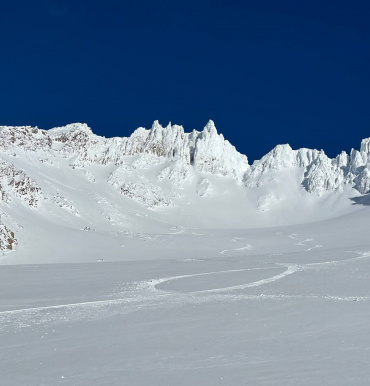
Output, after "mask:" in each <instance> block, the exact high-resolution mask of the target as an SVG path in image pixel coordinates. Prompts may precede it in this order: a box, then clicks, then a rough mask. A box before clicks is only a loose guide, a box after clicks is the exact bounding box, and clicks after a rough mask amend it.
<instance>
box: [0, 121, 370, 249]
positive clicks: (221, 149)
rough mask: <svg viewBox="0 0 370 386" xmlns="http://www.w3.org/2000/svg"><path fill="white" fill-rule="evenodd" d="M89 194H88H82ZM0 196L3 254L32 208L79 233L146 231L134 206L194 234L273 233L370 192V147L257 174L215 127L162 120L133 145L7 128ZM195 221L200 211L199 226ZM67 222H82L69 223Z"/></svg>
mask: <svg viewBox="0 0 370 386" xmlns="http://www.w3.org/2000/svg"><path fill="white" fill-rule="evenodd" d="M72 180H73V181H74V182H73V183H71V182H70V181H72ZM80 185H81V186H84V190H83V191H82V190H81V192H79V193H78V194H77V195H76V194H75V192H76V191H78V190H79V186H80ZM111 189H113V190H114V192H112V191H111ZM98 190H99V191H100V193H97V191H98ZM0 192H1V196H0V197H1V208H0V210H1V223H0V225H1V226H0V234H1V238H0V250H3V251H7V250H13V248H14V246H15V245H17V244H19V243H18V240H17V238H16V236H14V234H17V232H14V228H17V225H16V224H20V226H22V218H24V216H27V215H26V214H24V213H26V212H25V210H24V208H28V209H31V210H33V211H35V210H36V211H38V210H39V211H41V212H42V211H43V210H46V211H48V212H49V213H51V214H50V217H51V218H53V219H54V217H55V219H56V220H55V221H59V222H63V221H65V222H66V223H68V224H70V226H72V227H73V228H76V227H79V226H80V223H81V222H83V221H84V222H85V223H86V224H87V225H86V226H87V227H90V225H91V224H94V221H95V222H96V221H97V222H100V221H101V220H100V217H99V216H102V217H104V218H105V219H108V221H109V222H110V225H112V226H113V228H114V229H116V228H117V229H122V228H123V229H125V230H126V231H129V230H130V226H134V225H133V224H134V223H135V224H136V222H135V221H136V220H133V216H131V215H127V213H128V212H130V211H132V210H131V207H135V210H139V211H141V210H144V211H146V210H149V211H153V210H154V211H155V212H156V216H157V218H156V220H155V221H157V224H158V221H162V222H168V223H171V224H173V223H176V221H179V224H178V225H180V226H185V227H189V226H191V224H192V222H191V221H194V224H201V226H203V227H204V226H206V224H211V226H213V225H212V224H213V223H212V219H216V220H215V221H216V223H217V224H218V225H217V226H218V227H221V226H223V224H225V227H229V226H230V224H231V225H232V226H234V225H233V224H234V220H233V219H234V218H235V226H244V224H247V219H245V218H246V217H248V216H249V217H251V218H252V217H253V216H254V218H256V219H257V220H256V221H255V223H256V224H257V225H258V226H259V224H262V225H263V226H273V225H274V224H276V223H279V224H280V223H281V221H282V220H281V219H279V215H281V214H282V213H287V211H288V212H289V211H291V212H293V211H294V210H298V211H299V210H300V209H299V208H301V207H304V208H306V209H304V210H302V211H301V214H300V216H301V217H300V218H301V219H298V218H296V217H294V216H293V215H292V216H293V217H294V218H293V217H292V220H289V221H291V222H292V223H294V222H297V221H305V220H302V219H304V218H305V213H306V214H307V213H309V210H310V208H311V207H312V206H313V205H316V204H317V205H319V204H320V205H321V203H323V202H324V201H325V202H326V204H325V205H328V204H327V202H330V201H332V202H335V201H338V200H342V201H343V202H344V201H345V200H347V201H348V198H349V197H351V196H356V195H361V194H367V193H369V192H370V138H366V139H363V140H362V142H361V147H360V150H359V151H358V150H354V149H352V150H351V152H350V154H347V153H345V152H342V153H341V154H339V155H338V156H337V157H335V158H333V159H330V158H329V157H327V156H326V154H325V153H324V151H322V150H321V151H319V150H311V149H305V148H302V149H298V150H293V149H292V148H291V147H290V146H289V145H287V144H285V145H277V146H276V147H275V148H274V149H272V150H271V151H270V152H269V153H267V154H266V155H265V156H264V157H262V158H261V159H260V160H256V161H254V162H253V164H252V165H250V164H249V163H248V158H247V156H246V155H243V154H241V153H239V152H238V151H237V150H236V149H235V147H234V146H233V145H232V144H230V142H229V141H227V140H225V138H224V137H223V135H222V134H219V133H218V132H217V129H216V127H215V124H214V122H213V121H211V120H210V121H209V122H208V123H207V125H206V126H205V127H204V129H203V130H202V131H196V130H194V131H192V132H190V133H186V132H185V130H184V128H183V127H182V126H179V125H172V124H171V123H170V124H168V125H167V126H166V127H163V126H161V125H160V124H159V122H158V121H154V123H153V125H152V127H151V129H145V128H142V127H140V128H138V129H136V130H135V131H134V132H133V133H132V135H131V136H130V137H113V138H105V137H100V136H97V135H95V134H94V133H93V132H92V130H91V128H89V126H88V125H87V124H81V123H74V124H69V125H66V126H62V127H57V128H53V129H50V130H41V129H38V128H37V127H31V126H0ZM115 192H118V193H119V196H117V194H116V193H115ZM307 194H308V196H307ZM328 194H329V195H330V197H332V198H330V199H329V196H328ZM112 195H113V196H114V198H112V197H113V196H112ZM333 195H334V196H333ZM111 196H112V197H111ZM311 196H312V197H311ZM342 196H343V197H342ZM82 197H84V198H83V199H82ZM90 197H93V199H92V201H91V202H90V206H91V207H94V208H95V207H96V208H97V209H96V210H95V209H94V210H95V212H96V213H95V212H94V213H92V214H90V212H92V211H91V210H90V209H89V207H88V206H86V207H84V208H79V206H84V200H85V201H86V198H88V199H90ZM119 197H122V198H124V201H122V199H121V198H119ZM310 197H311V198H310ZM314 197H316V198H314ZM338 197H340V198H338ZM77 201H80V202H81V203H82V205H77V204H75V202H77ZM87 201H88V200H87ZM233 201H236V202H237V203H239V207H240V208H242V210H238V208H237V203H233ZM313 202H314V203H315V204H312V203H313ZM132 205H133V206H132ZM322 205H323V204H322ZM330 205H333V207H334V206H335V205H336V204H334V203H333V204H330ZM348 205H349V204H348ZM223 207H224V208H223ZM333 207H332V208H333ZM22 208H23V209H22ZM59 208H62V209H63V210H64V214H63V215H60V214H59ZM137 208H139V209H137ZM141 208H142V209H141ZM166 208H167V209H166ZM171 208H172V209H171ZM184 208H187V209H184ZM311 209H312V208H311ZM330 210H331V209H330V208H329V207H328V209H327V216H330ZM338 210H339V209H338ZM22 211H23V212H24V213H23V212H22ZM166 211H167V212H166ZM168 211H169V212H168ZM176 211H178V213H180V215H178V214H176V215H175V214H174V213H175V212H176ZM203 211H204V213H205V214H202V212H203ZM187 212H189V213H190V212H194V214H193V218H192V219H191V216H190V215H188V213H187ZM199 212H200V213H199ZM239 212H240V213H239ZM252 212H253V213H254V214H253V215H252ZM14 213H17V214H14ZM57 213H58V214H57ZM65 213H68V215H69V216H71V218H73V219H74V220H73V221H71V220H70V218H67V219H65ZM140 213H141V212H140ZM148 213H149V214H148ZM176 213H177V212H176ZM266 213H268V214H266ZM335 213H336V214H338V213H339V211H338V212H336V211H335V210H333V214H335ZM141 215H142V218H143V221H142V222H141V223H140V224H139V223H137V224H136V226H137V228H138V229H139V228H140V226H142V227H143V226H144V225H145V224H144V223H145V221H146V220H145V218H148V217H149V218H151V217H153V215H151V214H150V212H145V213H144V214H141ZM141 215H140V216H141ZM17 216H18V217H19V220H16V219H15V218H17ZM45 216H46V215H45ZM89 216H90V217H91V218H90V217H89ZM140 216H139V217H140ZM197 216H200V217H199V218H197ZM284 216H285V215H284ZM187 217H189V218H187ZM207 217H209V221H208V220H207ZM97 218H98V220H97ZM159 218H160V219H161V220H158V219H159ZM174 218H175V219H176V221H174V220H173V219H174ZM307 218H308V217H307ZM60 219H63V220H60ZM270 220H271V221H270ZM48 221H49V220H48ZM53 221H54V220H53ZM153 221H154V220H153ZM248 221H249V220H248ZM286 221H287V223H289V221H288V220H286ZM250 222H251V223H253V222H252V220H250ZM202 224H203V225H202ZM262 225H261V226H262ZM145 226H146V225H145ZM145 226H144V227H145ZM156 226H157V225H156ZM207 226H208V225H207ZM248 226H249V225H248ZM104 227H105V225H103V228H104ZM78 229H79V228H78ZM21 233H22V232H21Z"/></svg>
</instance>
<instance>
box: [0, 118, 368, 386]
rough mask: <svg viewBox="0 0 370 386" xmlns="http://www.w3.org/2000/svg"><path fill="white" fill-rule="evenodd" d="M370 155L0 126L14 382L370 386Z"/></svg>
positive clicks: (217, 139)
mask: <svg viewBox="0 0 370 386" xmlns="http://www.w3.org/2000/svg"><path fill="white" fill-rule="evenodd" d="M369 154H370V139H369V138H368V139H364V140H363V141H362V143H361V147H360V150H359V151H357V150H352V151H351V153H350V154H349V155H348V154H346V153H344V152H343V153H341V154H340V155H338V157H336V158H334V159H330V158H328V157H327V156H326V155H325V153H324V152H323V151H318V150H309V149H299V150H293V149H291V147H290V146H289V145H279V146H277V147H276V148H275V149H273V150H272V151H271V152H270V153H268V154H267V155H266V156H264V157H263V158H262V159H261V160H259V161H255V162H254V163H253V165H251V166H250V165H249V164H248V160H247V157H246V156H244V155H242V154H240V153H238V152H237V150H236V149H235V148H234V147H233V146H232V145H231V144H230V143H229V142H228V141H226V140H225V139H224V137H223V136H222V135H220V134H218V133H217V131H216V128H215V125H214V123H213V122H212V121H210V122H209V123H208V124H207V125H206V127H205V128H204V130H203V131H201V132H199V131H193V132H192V133H189V134H188V133H185V132H184V129H183V128H182V127H181V126H178V125H171V124H169V125H168V126H167V127H162V126H161V125H160V124H159V123H158V122H157V121H156V122H154V124H153V126H152V128H151V129H150V130H146V129H144V128H139V129H137V130H136V131H135V132H134V133H133V134H132V135H131V136H130V137H129V138H108V139H107V138H102V137H98V136H96V135H95V134H93V132H92V131H91V129H90V128H89V127H88V126H87V125H85V124H78V123H76V124H71V125H67V126H65V127H60V128H55V129H51V130H49V131H44V130H40V129H38V128H34V127H29V126H24V127H8V126H6V127H0V193H1V194H0V198H1V201H0V203H1V207H0V250H1V252H0V253H1V254H2V255H0V375H1V377H0V384H4V385H7V386H8V385H9V386H12V385H17V386H18V385H27V386H36V385H37V386H39V385H73V386H75V385H77V386H78V385H107V386H108V385H117V386H118V385H148V384H150V385H174V384H177V385H212V386H213V385H282V386H283V385H284V386H285V385H288V384H293V385H367V384H368V379H369V376H370V370H369V366H368V365H367V364H368V363H369V360H370V349H369V348H370V341H369V336H370V328H369V323H368V321H369V318H370V285H369V283H370V260H369V258H370V238H369V236H368V233H369V232H368V229H369V225H370V208H369V205H370V199H369V196H368V193H369V189H370V168H369ZM56 263H57V264H56Z"/></svg>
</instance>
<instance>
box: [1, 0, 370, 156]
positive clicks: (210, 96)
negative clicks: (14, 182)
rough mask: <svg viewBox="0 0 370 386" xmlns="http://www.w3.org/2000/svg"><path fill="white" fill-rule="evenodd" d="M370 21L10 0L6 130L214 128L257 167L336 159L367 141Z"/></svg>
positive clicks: (259, 2)
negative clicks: (281, 151) (304, 153)
mask: <svg viewBox="0 0 370 386" xmlns="http://www.w3.org/2000/svg"><path fill="white" fill-rule="evenodd" d="M369 20H370V1H368V0H364V1H356V0H351V1H350V0H348V1H343V0H328V1H325V0H318V1H316V0H307V1H304V0H284V1H282V0H275V1H273V0H198V1H193V0H188V1H176V0H172V1H167V0H164V1H161V0H140V1H139V0H126V1H125V0H121V1H119V0H99V1H98V0H35V1H30V0H27V1H23V0H11V1H6V0H3V1H1V4H0V124H8V125H21V124H22V125H23V124H29V125H38V126H39V127H40V128H43V129H48V128H51V127H53V126H57V125H64V124H67V123H71V122H86V123H88V124H89V125H90V126H91V127H92V128H93V130H94V132H95V133H97V134H100V135H105V136H107V137H109V136H127V135H129V134H131V132H132V131H133V130H134V129H135V128H136V127H138V126H145V127H150V125H151V123H152V122H153V120H155V119H159V121H160V122H161V123H162V124H164V125H165V124H167V123H168V121H172V123H178V124H182V125H184V127H185V129H186V130H187V131H191V130H192V129H194V128H196V129H202V128H203V126H204V125H205V124H206V123H207V121H208V119H213V120H214V121H215V123H216V126H217V128H218V131H219V132H222V133H223V134H224V136H225V137H226V138H227V139H229V140H230V142H231V143H232V144H234V145H235V146H236V147H237V149H238V150H239V151H241V152H243V153H245V154H247V155H248V157H249V158H250V159H251V160H253V159H256V158H260V157H261V156H262V155H264V154H265V153H266V152H267V151H269V150H270V149H271V148H272V147H274V146H275V145H276V144H278V143H290V144H291V145H292V147H294V148H298V147H314V148H319V149H321V148H323V149H324V150H325V151H326V152H327V153H328V155H330V156H334V155H335V154H337V153H338V152H339V151H341V150H342V149H343V150H349V149H350V148H351V147H356V148H358V147H359V142H360V140H361V139H362V138H364V137H369V136H370V22H369Z"/></svg>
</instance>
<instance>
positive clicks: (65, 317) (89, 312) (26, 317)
mask: <svg viewBox="0 0 370 386" xmlns="http://www.w3.org/2000/svg"><path fill="white" fill-rule="evenodd" d="M352 253H356V254H358V255H360V256H356V257H351V258H349V259H344V260H333V261H325V262H319V263H307V264H302V265H294V264H286V263H274V266H270V267H257V268H244V269H232V270H225V271H212V272H203V273H195V274H188V275H178V276H170V277H164V278H159V279H153V280H148V281H140V282H133V283H130V284H131V286H130V287H129V288H128V289H127V290H126V291H124V292H120V293H116V294H115V295H117V296H118V295H121V297H117V298H113V299H107V300H97V301H88V302H79V303H70V304H58V305H50V306H41V307H32V308H23V309H16V310H9V311H1V312H0V331H3V330H4V331H9V330H12V329H15V330H19V329H22V328H29V327H32V326H37V325H44V324H50V323H53V324H57V323H63V322H66V323H71V322H74V321H81V320H94V319H99V318H105V317H107V316H110V315H117V314H126V313H131V312H135V311H139V310H140V309H141V308H145V309H149V308H153V307H154V308H156V307H168V306H173V305H184V304H189V303H193V304H200V303H205V302H214V301H223V302H225V301H227V302H236V301H243V300H266V299H267V300H286V299H318V300H329V301H346V302H348V301H369V300H370V297H368V296H331V295H286V294H273V295H271V294H269V295H266V294H259V295H250V294H243V293H235V291H237V290H244V289H248V288H252V287H260V286H263V285H265V284H269V283H274V282H276V281H278V280H281V279H284V278H285V277H287V276H289V275H292V274H295V273H296V272H299V271H306V270H311V269H325V268H326V267H330V266H336V265H342V264H347V263H349V262H353V261H356V260H359V259H364V258H368V257H370V252H365V253H358V252H352ZM282 267H285V268H286V269H285V271H284V272H282V273H279V274H277V275H274V276H270V277H267V278H264V279H260V280H257V281H254V282H250V283H245V284H241V285H236V286H229V287H221V288H214V289H209V290H200V291H194V292H189V293H181V292H172V291H168V290H163V289H160V288H158V286H159V285H160V284H163V283H165V282H169V281H177V280H181V279H185V278H190V277H197V276H208V275H215V274H222V273H232V272H243V271H252V270H265V269H273V268H276V269H278V268H282ZM122 295H123V296H122Z"/></svg>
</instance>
